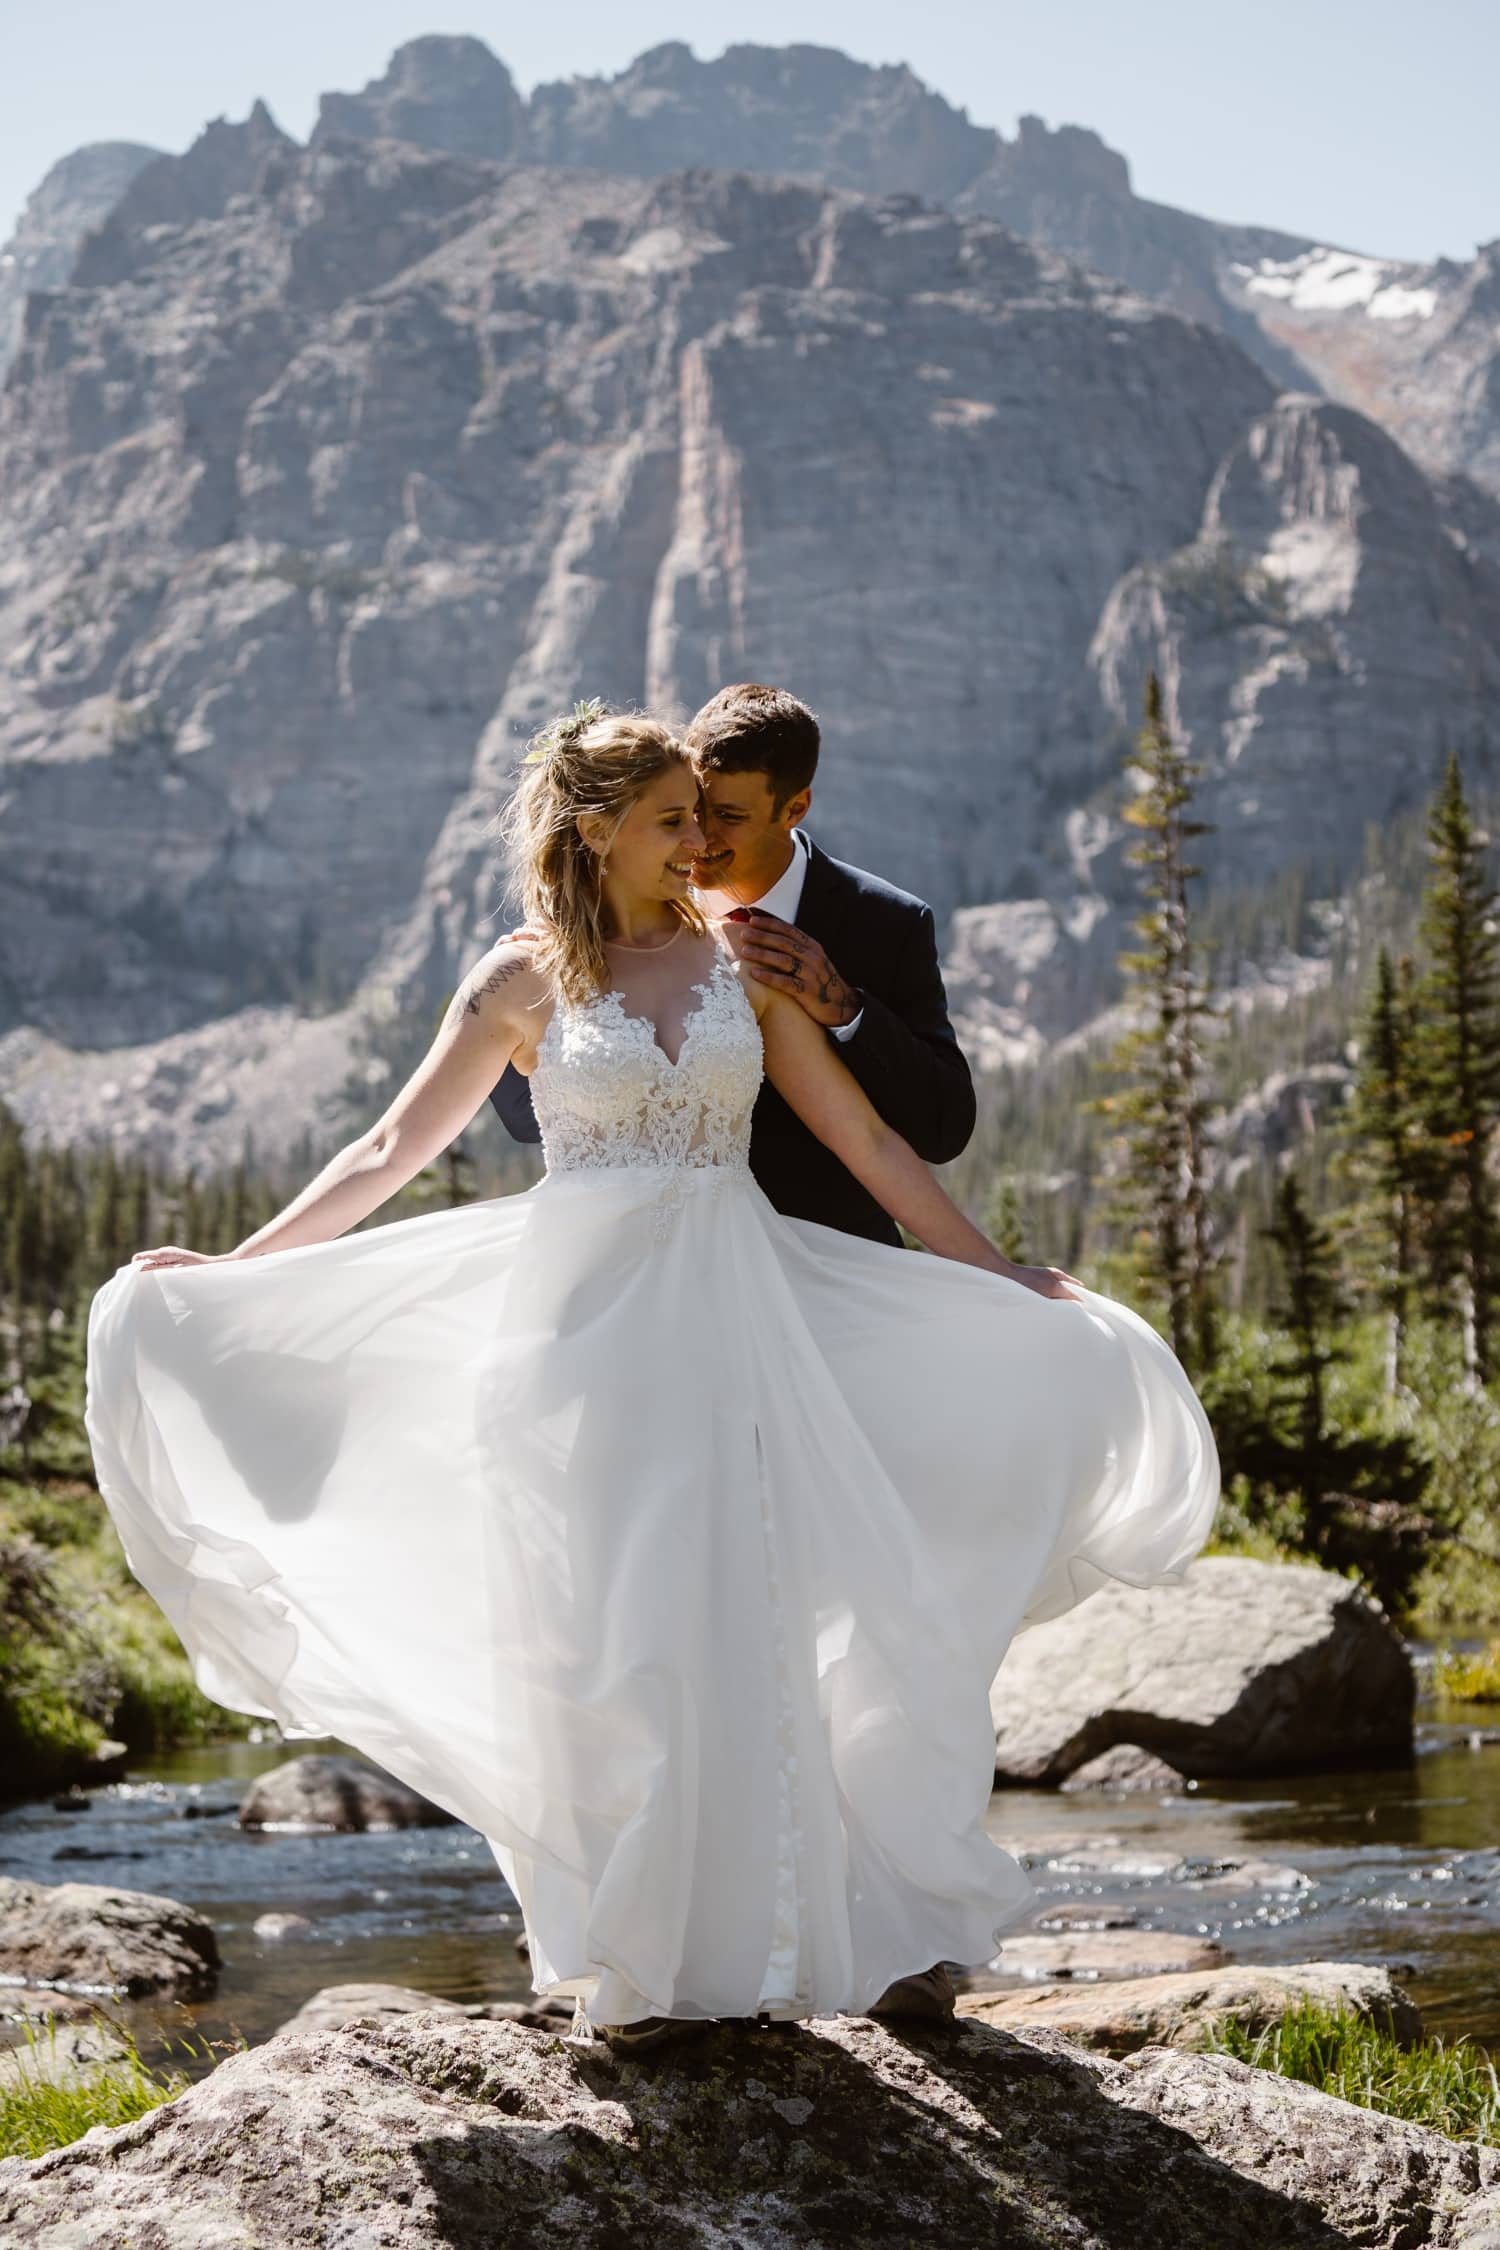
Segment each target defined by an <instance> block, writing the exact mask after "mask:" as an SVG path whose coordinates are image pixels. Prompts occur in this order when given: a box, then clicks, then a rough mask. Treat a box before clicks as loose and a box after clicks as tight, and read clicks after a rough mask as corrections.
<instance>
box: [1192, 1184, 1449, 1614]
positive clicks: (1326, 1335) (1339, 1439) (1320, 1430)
mask: <svg viewBox="0 0 1500 2250" xmlns="http://www.w3.org/2000/svg"><path fill="white" fill-rule="evenodd" d="M1267 1231H1268V1233H1269V1235H1270V1237H1271V1239H1272V1241H1273V1242H1274V1243H1275V1245H1276V1248H1277V1250H1278V1251H1279V1252H1280V1258H1281V1268H1282V1279H1281V1288H1280V1292H1279V1300H1278V1304H1277V1308H1276V1310H1277V1317H1278V1319H1279V1321H1280V1322H1281V1324H1282V1327H1283V1329H1284V1332H1285V1338H1286V1341H1285V1344H1284V1345H1283V1347H1282V1348H1281V1349H1280V1350H1279V1351H1278V1352H1277V1354H1276V1356H1275V1360H1274V1363H1273V1364H1274V1367H1275V1372H1276V1378H1277V1381H1276V1391H1277V1396H1276V1399H1275V1407H1274V1411H1273V1412H1272V1414H1271V1415H1270V1416H1269V1417H1268V1418H1267V1419H1266V1420H1265V1421H1264V1422H1263V1423H1261V1424H1260V1426H1258V1427H1256V1428H1253V1429H1249V1430H1240V1431H1239V1432H1237V1433H1236V1438H1237V1443H1236V1446H1235V1455H1236V1457H1235V1458H1233V1459H1232V1460H1230V1459H1226V1461H1225V1468H1226V1473H1229V1472H1230V1471H1232V1470H1243V1471H1244V1472H1246V1473H1247V1474H1248V1475H1249V1477H1250V1478H1251V1481H1252V1483H1253V1484H1255V1485H1258V1486H1259V1487H1261V1488H1262V1490H1267V1491H1271V1492H1276V1493H1281V1494H1286V1495H1291V1496H1293V1497H1295V1498H1296V1499H1299V1500H1300V1502H1301V1504H1302V1511H1303V1538H1304V1540H1305V1543H1306V1545H1307V1547H1308V1549H1309V1551H1310V1552H1311V1553H1312V1554H1314V1555H1316V1556H1317V1557H1318V1559H1319V1560H1320V1561H1321V1562H1323V1563H1325V1564H1327V1565H1328V1567H1329V1568H1330V1569H1332V1570H1340V1571H1342V1570H1347V1569H1349V1568H1350V1567H1351V1566H1352V1567H1353V1568H1354V1569H1356V1570H1358V1571H1359V1572H1360V1573H1361V1575H1362V1576H1363V1578H1364V1579H1365V1581H1366V1583H1367V1584H1368V1585H1369V1587H1370V1589H1371V1591H1372V1592H1373V1593H1374V1594H1375V1595H1376V1597H1377V1598H1378V1599H1379V1600H1380V1601H1382V1602H1383V1603H1385V1605H1386V1606H1387V1607H1388V1608H1392V1609H1397V1608H1400V1607H1401V1606H1402V1605H1403V1604H1404V1603H1405V1602H1406V1601H1407V1599H1408V1598H1409V1596H1410V1592H1411V1588H1412V1585H1413V1583H1414V1581H1415V1579H1416V1577H1417V1575H1418V1573H1419V1572H1420V1571H1421V1569H1422V1566H1423V1564H1424V1563H1425V1561H1426V1559H1427V1556H1428V1553H1429V1552H1430V1548H1431V1542H1432V1540H1433V1538H1434V1537H1435V1536H1437V1535H1438V1533H1439V1526H1438V1525H1437V1524H1436V1523H1435V1522H1434V1520H1433V1518H1432V1517H1431V1515H1430V1514H1428V1513H1426V1512H1425V1511H1424V1508H1423V1501H1424V1497H1425V1495H1426V1491H1427V1486H1428V1482H1429V1479H1430V1475H1431V1470H1430V1466H1429V1464H1428V1462H1427V1461H1426V1460H1424V1459H1423V1457H1422V1455H1421V1453H1420V1451H1419V1450H1418V1448H1417V1446H1416V1445H1415V1444H1414V1442H1413V1440H1412V1438H1411V1436H1410V1435H1409V1434H1408V1433H1406V1432H1398V1433H1396V1434H1385V1433H1382V1432H1380V1431H1378V1430H1377V1431H1370V1430H1363V1431H1360V1430H1356V1431H1349V1430H1341V1429H1339V1428H1338V1427H1337V1426H1336V1424H1335V1422H1334V1419H1333V1417H1332V1415H1331V1414H1330V1412H1329V1403H1328V1385H1327V1380H1326V1378H1327V1373H1328V1370H1329V1368H1330V1367H1332V1366H1334V1365H1335V1364H1336V1363H1337V1362H1338V1361H1339V1360H1341V1359H1343V1358H1344V1357H1345V1356H1346V1354H1345V1352H1344V1351H1343V1349H1342V1348H1341V1347H1340V1345H1339V1344H1338V1342H1337V1341H1336V1323H1337V1322H1338V1320H1339V1319H1340V1318H1341V1316H1342V1315H1343V1314H1344V1312H1345V1311H1346V1309H1347V1308H1346V1305H1345V1300H1344V1293H1343V1289H1342V1287H1341V1285H1340V1281H1339V1276H1338V1272H1337V1268H1336V1265H1335V1261H1334V1254H1333V1245H1332V1241H1331V1239H1330V1236H1329V1232H1328V1229H1327V1228H1326V1227H1325V1226H1323V1225H1322V1224H1321V1223H1320V1222H1319V1221H1318V1220H1316V1219H1314V1218H1313V1216H1312V1214H1311V1213H1310V1212H1309V1211H1308V1209H1307V1206H1306V1204H1305V1202H1304V1201H1303V1197H1302V1191H1301V1189H1300V1187H1299V1186H1298V1183H1297V1180H1296V1178H1295V1177H1294V1176H1293V1175H1292V1174H1291V1173H1288V1174H1286V1175H1285V1176H1284V1178H1283V1179H1282V1180H1281V1182H1280V1183H1279V1185H1278V1188H1277V1193H1276V1212H1275V1218H1274V1220H1273V1223H1272V1225H1271V1226H1270V1228H1269V1229H1268V1230H1267Z"/></svg>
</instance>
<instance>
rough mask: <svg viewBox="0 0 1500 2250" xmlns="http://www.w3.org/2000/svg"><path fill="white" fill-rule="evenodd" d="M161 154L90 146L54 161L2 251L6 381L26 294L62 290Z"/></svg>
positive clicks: (126, 144) (0, 349)
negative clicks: (83, 251) (88, 238)
mask: <svg viewBox="0 0 1500 2250" xmlns="http://www.w3.org/2000/svg"><path fill="white" fill-rule="evenodd" d="M160 154H161V151H160V149H155V148H147V147H146V146H145V145H144V144H143V143H141V142H139V141H91V142H90V143H89V145H88V146H87V147H86V148H75V149H74V150H73V152H72V154H71V155H70V156H64V157H63V158H61V159H60V161H59V162H58V163H56V164H54V165H53V167H52V169H51V171H50V172H48V173H47V175H46V177H45V178H44V179H43V180H42V181H41V182H40V184H39V185H38V186H37V188H36V189H35V190H34V191H33V193H32V194H31V195H30V196H29V197H28V199H27V203H26V207H25V209H24V210H23V211H22V213H21V216H20V218H19V219H18V221H17V222H16V231H15V233H14V234H13V235H12V236H11V238H10V240H9V242H7V243H6V244H5V246H4V248H3V249H0V376H3V374H4V371H5V369H6V368H7V367H8V366H9V365H10V362H11V359H12V358H13V356H14V354H15V350H16V347H17V345H18V344H19V343H20V341H21V327H22V320H23V316H24V312H25V305H26V293H27V291H28V290H30V289H60V288H61V287H62V285H63V283H64V282H65V281H66V280H67V278H68V275H69V274H70V273H71V272H72V270H73V260H74V259H75V258H76V257H77V255H78V246H79V244H80V243H81V242H82V241H83V239H84V236H85V235H88V234H92V232H93V231H94V229H95V227H97V226H101V225H102V224H103V222H104V220H105V219H106V218H108V216H109V214H110V212H111V211H112V210H113V208H114V206H115V204H116V203H118V201H119V199H120V197H121V196H122V195H123V194H124V192H125V190H126V188H128V187H129V185H130V183H131V181H132V180H133V179H134V178H135V177H136V175H137V174H138V173H139V172H142V171H144V170H145V168H146V166H147V165H148V164H154V163H155V162H156V160H157V158H158V157H159V156H160Z"/></svg>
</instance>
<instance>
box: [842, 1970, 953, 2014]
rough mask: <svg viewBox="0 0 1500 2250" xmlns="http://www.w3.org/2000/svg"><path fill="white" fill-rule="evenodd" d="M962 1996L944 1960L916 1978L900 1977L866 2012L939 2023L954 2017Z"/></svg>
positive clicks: (887, 1987)
mask: <svg viewBox="0 0 1500 2250" xmlns="http://www.w3.org/2000/svg"><path fill="white" fill-rule="evenodd" d="M957 1997H958V1995H957V1993H956V1992H955V1990H954V1986H953V1979H952V1977H950V1976H949V1974H948V1971H947V1969H946V1968H945V1966H944V1965H943V1963H942V1962H941V1961H936V1962H934V1963H933V1966H932V1967H931V1968H930V1969H921V1970H919V1971H918V1972H917V1974H916V1975H915V1976H910V1977H897V1979H896V1981H895V1983H894V1984H889V1985H887V1986H886V1988H885V1990H884V1992H882V1994H881V1995H880V1998H879V1999H878V2000H877V2001H876V2002H875V2003H874V2005H873V2006H872V2007H869V2008H867V2009H866V2010H865V2014H866V2015H867V2016H925V2017H927V2018H928V2019H929V2021H932V2022H936V2021H938V2020H940V2019H941V2018H943V2017H946V2016H951V2015H952V2013H953V2008H954V2002H955V2001H956V1999H957Z"/></svg>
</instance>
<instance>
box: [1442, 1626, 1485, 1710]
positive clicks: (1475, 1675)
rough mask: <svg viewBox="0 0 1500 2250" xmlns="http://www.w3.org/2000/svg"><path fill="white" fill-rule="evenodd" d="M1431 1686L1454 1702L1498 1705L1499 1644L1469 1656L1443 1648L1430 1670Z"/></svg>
mask: <svg viewBox="0 0 1500 2250" xmlns="http://www.w3.org/2000/svg"><path fill="white" fill-rule="evenodd" d="M1432 1684H1433V1687H1434V1689H1435V1690H1436V1692H1437V1693H1438V1694H1439V1695H1446V1696H1451V1697H1452V1699H1453V1701H1454V1702H1455V1703H1500V1641H1491V1642H1490V1645H1489V1647H1488V1648H1481V1649H1476V1650H1475V1651H1474V1653H1473V1654H1472V1655H1470V1656H1464V1655H1462V1654H1461V1653H1460V1652H1459V1650H1457V1649H1453V1648H1445V1649H1444V1650H1443V1653H1442V1655H1441V1656H1440V1657H1439V1658H1438V1660H1437V1662H1436V1664H1434V1666H1433V1668H1432Z"/></svg>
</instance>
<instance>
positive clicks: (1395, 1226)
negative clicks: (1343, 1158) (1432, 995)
mask: <svg viewBox="0 0 1500 2250" xmlns="http://www.w3.org/2000/svg"><path fill="white" fill-rule="evenodd" d="M1412 978H1413V970H1412V965H1411V962H1410V960H1409V959H1405V958H1403V960H1402V962H1401V964H1400V967H1399V968H1398V967H1397V966H1396V965H1395V963H1393V962H1392V960H1391V956H1390V953H1389V952H1388V950H1387V949H1386V947H1385V946H1382V947H1381V948H1380V952H1379V955H1378V956H1377V959H1376V963H1375V982H1374V985H1373V987H1372V990H1371V993H1370V998H1369V1003H1368V1008H1367V1011H1366V1016H1365V1022H1364V1026H1363V1029H1362V1032H1361V1036H1360V1044H1359V1068H1358V1074H1357V1076H1356V1079H1355V1083H1354V1096H1353V1100H1352V1101H1351V1102H1350V1104H1349V1108H1348V1111H1347V1113H1346V1116H1345V1118H1344V1120H1343V1124H1342V1127H1341V1130H1342V1133H1343V1135H1344V1137H1345V1139H1346V1142H1347V1144H1348V1145H1349V1147H1350V1149H1351V1154H1352V1168H1353V1169H1354V1170H1355V1171H1356V1173H1357V1174H1359V1175H1361V1185H1362V1186H1364V1187H1365V1189H1366V1194H1365V1196H1364V1198H1363V1199H1362V1201H1361V1203H1360V1204H1359V1205H1358V1206H1357V1207H1356V1212H1355V1219H1356V1223H1357V1225H1358V1227H1359V1229H1360V1232H1361V1233H1362V1234H1363V1235H1364V1237H1365V1238H1366V1239H1367V1240H1368V1241H1369V1243H1370V1245H1371V1248H1372V1250H1373V1264H1374V1285H1375V1295H1376V1297H1377V1299H1378V1301H1379V1303H1380V1306H1381V1308H1382V1310H1383V1312H1384V1314H1385V1319H1386V1350H1385V1388H1386V1391H1387V1393H1388V1394H1390V1395H1394V1393H1395V1392H1396V1391H1398V1390H1399V1389H1400V1388H1401V1386H1402V1384H1403V1382H1404V1381H1405V1364H1406V1361H1405V1355H1406V1344H1407V1335H1408V1330H1409V1326H1410V1319H1411V1296H1412V1275H1413V1266H1414V1262H1415V1258H1416V1249H1417V1226H1418V1217H1419V1212H1420V1208H1421V1203H1422V1197H1423V1191H1424V1185H1425V1181H1426V1177H1427V1168H1426V1160H1425V1151H1424V1147H1423V1140H1422V1128H1421V1120H1420V1116H1419V1114H1418V1106H1417V1099H1416V1088H1415V1085H1414V1080H1413V1072H1414V1068H1415V1061H1414V1054H1413V1046H1414V1038H1415V1030H1414V1024H1413V992H1412Z"/></svg>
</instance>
